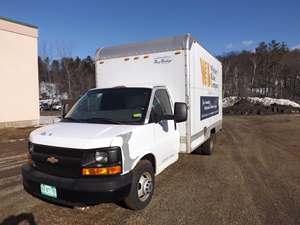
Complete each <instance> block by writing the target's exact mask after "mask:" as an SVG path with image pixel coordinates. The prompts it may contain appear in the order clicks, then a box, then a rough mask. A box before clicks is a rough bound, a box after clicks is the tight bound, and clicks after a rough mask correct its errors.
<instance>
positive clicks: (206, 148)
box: [201, 134, 216, 155]
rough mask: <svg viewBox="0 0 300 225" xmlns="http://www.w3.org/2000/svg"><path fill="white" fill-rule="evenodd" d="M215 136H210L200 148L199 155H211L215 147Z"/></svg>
mask: <svg viewBox="0 0 300 225" xmlns="http://www.w3.org/2000/svg"><path fill="white" fill-rule="evenodd" d="M215 140H216V135H215V134H211V135H210V137H209V138H208V139H207V140H206V141H205V142H204V143H203V145H202V146H201V153H202V154H203V155H211V154H212V153H213V151H214V147H215Z"/></svg>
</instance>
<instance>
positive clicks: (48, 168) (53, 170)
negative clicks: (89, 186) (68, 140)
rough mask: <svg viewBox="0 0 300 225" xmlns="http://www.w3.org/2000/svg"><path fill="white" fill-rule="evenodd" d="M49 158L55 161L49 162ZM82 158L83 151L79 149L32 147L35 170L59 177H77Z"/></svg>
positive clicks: (79, 172)
mask: <svg viewBox="0 0 300 225" xmlns="http://www.w3.org/2000/svg"><path fill="white" fill-rule="evenodd" d="M50 157H53V158H54V159H56V160H57V161H55V162H53V161H52V160H49V158H50ZM82 157H83V150H81V149H71V148H61V147H52V146H45V145H34V152H33V153H32V160H33V161H34V163H35V168H36V169H37V170H39V171H41V172H44V173H47V174H50V175H54V176H61V177H79V176H80V174H81V160H82ZM53 158H52V159H53ZM51 161H52V162H51Z"/></svg>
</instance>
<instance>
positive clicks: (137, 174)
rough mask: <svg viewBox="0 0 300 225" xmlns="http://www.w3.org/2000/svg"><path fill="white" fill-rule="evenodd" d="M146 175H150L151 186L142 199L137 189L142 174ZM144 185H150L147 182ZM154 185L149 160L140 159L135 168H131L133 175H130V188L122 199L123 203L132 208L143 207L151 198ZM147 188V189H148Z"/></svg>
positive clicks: (139, 186)
mask: <svg viewBox="0 0 300 225" xmlns="http://www.w3.org/2000/svg"><path fill="white" fill-rule="evenodd" d="M145 174H146V175H147V177H148V176H149V175H150V177H151V179H152V180H151V183H152V187H150V189H151V192H150V193H148V194H149V195H147V196H145V197H147V198H146V199H142V198H140V197H139V195H138V190H139V189H141V185H140V183H139V182H140V179H142V176H146V175H145ZM150 177H149V179H150ZM145 185H148V186H149V185H150V184H149V183H147V184H145ZM148 186H147V187H148ZM154 187H155V180H154V171H153V166H152V164H151V162H150V161H148V160H141V161H140V162H139V163H138V165H137V166H136V168H135V169H134V170H133V175H132V183H131V188H130V192H129V194H128V196H127V197H126V198H125V199H124V203H125V205H126V206H127V207H128V208H130V209H132V210H141V209H144V208H145V207H146V206H147V205H148V204H149V202H150V201H151V199H152V196H153V193H154ZM150 189H147V190H150Z"/></svg>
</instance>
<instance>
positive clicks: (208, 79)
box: [200, 58, 218, 88]
mask: <svg viewBox="0 0 300 225" xmlns="http://www.w3.org/2000/svg"><path fill="white" fill-rule="evenodd" d="M200 65H201V74H202V84H203V86H204V87H212V88H218V83H217V73H218V70H217V69H216V68H215V67H214V66H212V65H210V64H209V63H208V62H206V61H205V60H203V59H201V58H200Z"/></svg>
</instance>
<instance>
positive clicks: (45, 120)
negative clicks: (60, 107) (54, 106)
mask: <svg viewBox="0 0 300 225" xmlns="http://www.w3.org/2000/svg"><path fill="white" fill-rule="evenodd" d="M59 121H60V118H58V117H57V116H40V125H47V124H53V123H57V122H59Z"/></svg>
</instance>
